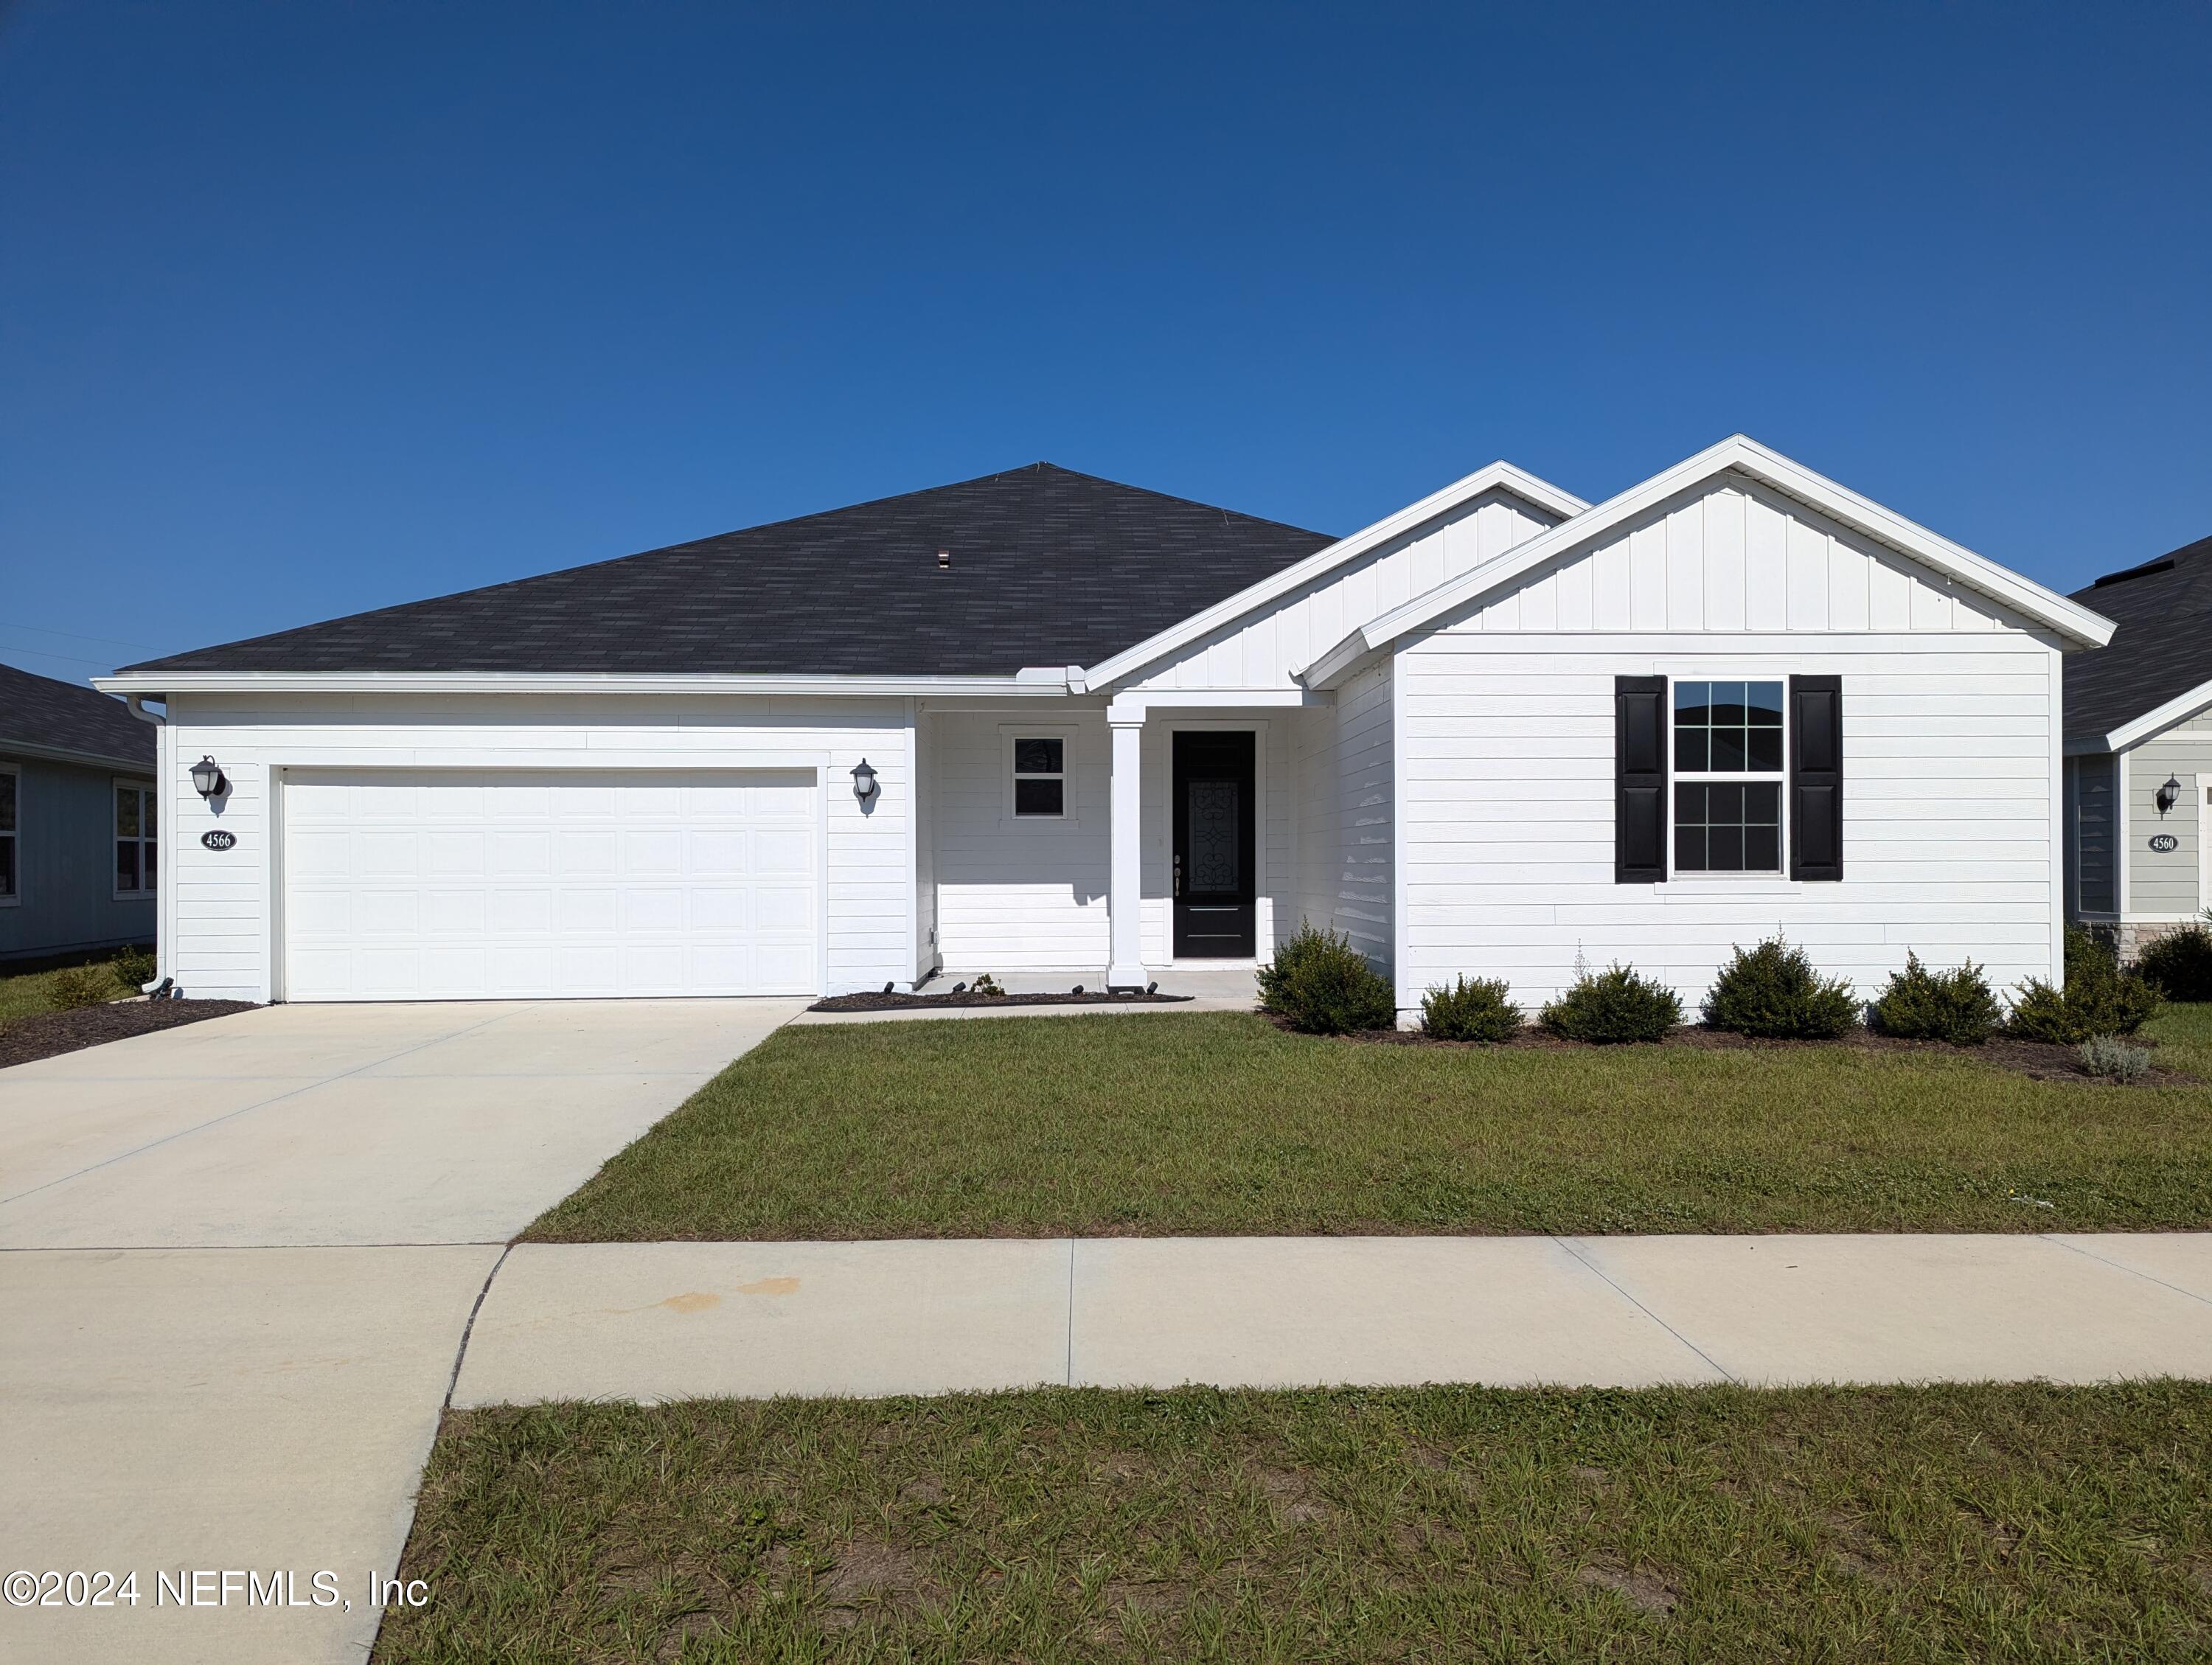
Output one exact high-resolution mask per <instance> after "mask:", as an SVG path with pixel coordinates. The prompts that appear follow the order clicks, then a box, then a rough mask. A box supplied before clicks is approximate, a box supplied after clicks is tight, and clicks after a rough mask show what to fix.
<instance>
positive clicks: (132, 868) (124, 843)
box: [115, 838, 138, 890]
mask: <svg viewBox="0 0 2212 1665" xmlns="http://www.w3.org/2000/svg"><path fill="white" fill-rule="evenodd" d="M115 888H116V889H117V890H137V888H138V842H137V840H136V839H132V838H118V839H117V840H116V841H115Z"/></svg>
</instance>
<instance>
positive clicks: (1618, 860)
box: [1613, 677, 1667, 884]
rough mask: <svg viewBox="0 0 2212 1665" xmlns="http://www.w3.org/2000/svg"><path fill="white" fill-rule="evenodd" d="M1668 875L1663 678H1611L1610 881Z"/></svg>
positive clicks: (1650, 881) (1639, 880) (1653, 881)
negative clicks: (1611, 807)
mask: <svg viewBox="0 0 2212 1665" xmlns="http://www.w3.org/2000/svg"><path fill="white" fill-rule="evenodd" d="M1666 877H1667V678H1664V677H1615V678H1613V883H1614V884H1656V883H1657V882H1659V881H1661V880H1663V879H1664V878H1666Z"/></svg>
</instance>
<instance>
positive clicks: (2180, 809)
mask: <svg viewBox="0 0 2212 1665" xmlns="http://www.w3.org/2000/svg"><path fill="white" fill-rule="evenodd" d="M2200 772H2201V773H2203V775H2208V776H2212V713H2208V714H2205V715H2203V716H2201V717H2195V718H2192V719H2191V720H2189V721H2187V722H2185V723H2179V724H2177V725H2175V726H2173V727H2172V728H2169V729H2167V730H2166V732H2164V733H2163V734H2154V735H2153V736H2152V737H2151V738H2149V739H2148V740H2145V741H2144V742H2143V743H2142V744H2141V745H2139V746H2137V747H2136V748H2135V749H2134V750H2132V751H2130V752H2129V753H2128V774H2127V783H2128V848H2127V860H2128V917H2129V918H2130V919H2161V918H2168V919H2170V918H2173V917H2176V916H2178V915H2194V914H2196V913H2197V911H2198V910H2199V909H2201V908H2205V907H2207V906H2212V896H2205V895H2204V894H2203V890H2202V889H2201V886H2202V884H2203V878H2202V873H2203V867H2202V864H2201V859H2200V857H2199V855H2198V850H2199V848H2200V846H2199V844H2198V840H2199V839H2200V838H2202V837H2203V823H2204V817H2205V815H2206V810H2205V806H2204V805H2203V802H2202V799H2203V792H2202V791H2201V790H2200V789H2199V788H2198V787H2197V775H2198V774H2199V773H2200ZM2169 780H2178V781H2180V783H2181V796H2180V798H2179V800H2177V801H2176V803H2175V804H2174V806H2173V808H2172V810H2171V811H2169V812H2167V813H2166V814H2165V815H2160V813H2159V812H2158V789H2159V788H2160V787H2162V786H2164V785H2165V784H2166V781H2169ZM2160 833H2167V834H2170V835H2172V838H2173V841H2174V844H2175V847H2176V848H2173V849H2172V850H2154V849H2152V848H2151V847H2150V841H2151V840H2152V838H2153V837H2154V836H2156V835H2158V834H2160Z"/></svg>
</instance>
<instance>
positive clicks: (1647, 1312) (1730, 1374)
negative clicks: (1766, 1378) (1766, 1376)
mask: <svg viewBox="0 0 2212 1665" xmlns="http://www.w3.org/2000/svg"><path fill="white" fill-rule="evenodd" d="M1552 1241H1553V1243H1557V1244H1559V1247H1560V1248H1562V1249H1565V1250H1566V1251H1567V1253H1568V1254H1570V1255H1573V1256H1574V1257H1575V1259H1576V1260H1577V1261H1580V1262H1581V1263H1582V1264H1583V1266H1585V1267H1588V1268H1589V1272H1590V1275H1591V1276H1593V1277H1595V1278H1596V1279H1599V1280H1600V1281H1601V1282H1602V1283H1603V1284H1604V1285H1605V1286H1606V1287H1607V1289H1610V1290H1611V1291H1613V1293H1614V1294H1616V1295H1618V1296H1620V1298H1621V1299H1622V1300H1624V1301H1626V1302H1627V1303H1628V1304H1629V1305H1631V1306H1632V1307H1634V1308H1635V1309H1636V1310H1638V1312H1640V1313H1642V1314H1643V1315H1644V1316H1645V1317H1646V1318H1649V1319H1650V1321H1651V1322H1653V1323H1655V1324H1656V1325H1658V1326H1659V1328H1661V1329H1662V1330H1665V1331H1666V1332H1667V1334H1669V1335H1671V1336H1673V1337H1674V1339H1675V1340H1677V1341H1680V1343H1681V1344H1682V1345H1683V1346H1686V1347H1687V1348H1688V1349H1689V1350H1690V1351H1691V1352H1693V1353H1695V1354H1697V1355H1698V1357H1699V1358H1702V1359H1704V1360H1705V1363H1706V1364H1710V1365H1711V1366H1712V1367H1713V1368H1714V1369H1715V1370H1718V1371H1719V1372H1720V1373H1721V1374H1722V1375H1723V1376H1725V1377H1726V1378H1727V1379H1728V1380H1729V1381H1730V1382H1735V1384H1736V1385H1737V1386H1738V1387H1741V1386H1742V1385H1743V1383H1742V1379H1741V1377H1739V1376H1737V1375H1736V1373H1735V1371H1734V1370H1730V1369H1729V1367H1728V1366H1727V1365H1725V1364H1722V1363H1721V1361H1720V1360H1719V1359H1717V1358H1714V1357H1713V1356H1712V1354H1711V1353H1709V1352H1706V1351H1705V1349H1704V1348H1703V1347H1701V1346H1699V1345H1698V1344H1697V1343H1696V1342H1694V1341H1692V1340H1690V1338H1689V1337H1688V1336H1686V1335H1685V1334H1682V1332H1681V1331H1680V1330H1678V1329H1676V1328H1674V1326H1673V1325H1672V1324H1670V1323H1668V1322H1667V1321H1666V1320H1665V1319H1664V1318H1662V1317H1661V1316H1659V1315H1658V1314H1657V1313H1656V1312H1654V1311H1652V1310H1651V1309H1650V1307H1647V1306H1645V1305H1644V1303H1643V1302H1641V1301H1639V1300H1638V1299H1637V1298H1636V1297H1634V1296H1633V1295H1631V1294H1630V1293H1629V1292H1628V1291H1626V1290H1625V1289H1623V1288H1622V1287H1621V1286H1620V1285H1619V1284H1617V1283H1615V1282H1613V1279H1611V1278H1610V1277H1608V1276H1607V1274H1606V1273H1605V1271H1604V1270H1603V1269H1602V1268H1601V1267H1599V1265H1598V1264H1597V1262H1596V1261H1593V1260H1591V1259H1590V1258H1589V1256H1588V1255H1585V1254H1583V1251H1582V1249H1581V1248H1580V1246H1579V1245H1578V1243H1577V1240H1576V1239H1574V1238H1572V1237H1553V1239H1552Z"/></svg>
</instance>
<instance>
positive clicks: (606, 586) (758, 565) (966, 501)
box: [126, 463, 1334, 676]
mask: <svg viewBox="0 0 2212 1665" xmlns="http://www.w3.org/2000/svg"><path fill="white" fill-rule="evenodd" d="M1333 542H1334V539H1333V538H1328V537H1327V536H1325V535H1323V534H1322V533H1321V532H1305V531H1302V530H1300V529H1299V528H1298V527H1296V526H1283V525H1281V524H1280V523H1279V522H1277V521H1273V520H1255V519H1254V518H1253V517H1252V516H1250V515H1249V514H1237V513H1231V511H1229V510H1227V509H1222V508H1214V507H1209V506H1208V505H1206V504H1204V503H1194V502H1191V501H1188V499H1185V498H1182V497H1168V496H1163V495H1161V494H1160V493H1158V492H1156V491H1145V490H1141V489H1139V488H1137V487H1135V486H1125V485H1117V484H1115V483H1114V482H1113V481H1111V480H1101V479H1098V478H1096V477H1093V476H1091V475H1088V474H1077V473H1073V472H1072V471H1069V470H1067V469H1064V468H1059V467H1055V466H1054V465H1052V464H1050V463H1032V464H1031V465H1029V466H1028V467H1027V468H1018V469H1012V470H1010V471H1007V472H1006V473H1003V474H990V475H986V476H984V477H982V478H981V479H975V480H966V481H963V482H962V483H959V484H957V485H949V486H939V487H936V488H935V489H932V490H928V491H915V492H908V493H907V494H906V495H904V496H900V497H884V498H881V499H878V501H874V502H871V503H860V504H857V505H855V506H854V507H851V508H841V509H832V510H830V511H829V512H828V513H823V514H810V515H806V516H805V517H803V518H802V519H799V520H780V521H777V522H775V523H774V524H773V525H770V526H754V527H751V528H750V529H748V530H746V531H744V532H725V533H723V534H722V535H721V536H720V537H719V538H700V539H698V540H697V541H696V542H694V543H690V544H671V545H670V546H669V547H668V548H666V549H662V550H647V552H646V553H644V554H642V555H632V556H624V557H623V558H622V559H621V560H618V561H606V562H600V563H599V564H597V565H595V566H589V567H574V568H569V569H568V570H567V571H565V572H556V573H547V574H544V575H543V576H541V577H538V578H523V579H517V580H514V581H513V582H512V583H507V584H495V585H492V586H489V588H487V589H482V590H469V591H465V592H463V593H461V594H459V595H449V596H441V597H440V598H439V599H436V600H435V601H416V602H410V603H408V604H406V605H404V606H398V607H385V608H380V609H379V610H378V611H375V612H372V613H357V614H356V615H354V616H353V617H350V618H340V619H333V620H331V622H330V623H327V624H310V625H307V626H304V627H303V628H301V629H296V630H281V631H279V632H277V633H276V635H267V636H256V637H253V638H252V640H250V641H234V642H230V643H228V644H227V645H225V646H223V647H202V648H198V649H196V650H194V651H193V652H191V653H175V654H172V655H170V656H169V657H168V658H167V659H152V660H149V661H148V662H146V663H145V664H143V665H131V666H128V667H126V668H127V669H129V670H131V671H556V672H557V671H644V672H656V671H659V672H684V671H689V672H695V673H696V672H704V673H718V674H719V673H739V672H750V673H756V674H766V675H786V676H805V675H824V674H854V675H880V676H991V675H1011V674H1012V672H1014V671H1018V670H1020V669H1021V668H1022V667H1023V666H1024V665H1095V664H1097V663H1098V662H1099V661H1100V660H1102V659H1106V658H1108V657H1109V656H1110V655H1112V654H1114V653H1118V652H1120V651H1121V649H1122V648H1125V647H1133V646H1134V645H1135V644H1136V643H1138V642H1139V641H1144V640H1145V639H1146V637H1148V636H1151V635H1154V634H1156V633H1157V632H1158V631H1160V630H1163V629H1166V628H1167V627H1168V626H1169V625H1170V624H1174V623H1177V622H1178V621H1179V620H1182V619H1185V618H1188V617H1190V615H1192V614H1193V613H1195V612H1197V611H1200V610H1201V609H1202V608H1205V607H1206V606H1209V605H1212V603H1214V602H1216V601H1218V600H1220V599H1223V598H1224V597H1225V596H1230V595H1233V594H1235V593H1236V592H1237V591H1239V590H1241V589H1243V588H1244V587H1245V586H1247V585H1249V584H1253V583H1256V582H1257V581H1258V580H1261V579H1262V578H1265V577H1267V575H1268V574H1272V573H1274V572H1277V571H1279V570H1280V569H1281V568H1285V567H1287V566H1289V565H1291V564H1292V563H1293V562H1297V561H1299V560H1302V559H1303V558H1304V557H1305V556H1309V555H1311V554H1312V553H1313V552H1314V551H1315V550H1319V549H1322V548H1325V547H1326V546H1327V545H1328V544H1331V543H1333ZM939 550H946V551H949V552H950V554H951V567H950V568H949V569H947V570H939V566H938V560H937V556H938V551H939Z"/></svg>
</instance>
